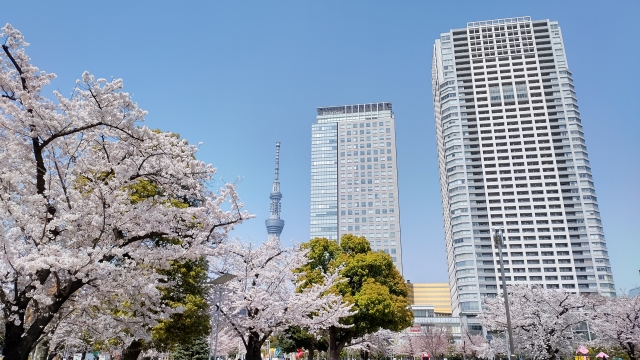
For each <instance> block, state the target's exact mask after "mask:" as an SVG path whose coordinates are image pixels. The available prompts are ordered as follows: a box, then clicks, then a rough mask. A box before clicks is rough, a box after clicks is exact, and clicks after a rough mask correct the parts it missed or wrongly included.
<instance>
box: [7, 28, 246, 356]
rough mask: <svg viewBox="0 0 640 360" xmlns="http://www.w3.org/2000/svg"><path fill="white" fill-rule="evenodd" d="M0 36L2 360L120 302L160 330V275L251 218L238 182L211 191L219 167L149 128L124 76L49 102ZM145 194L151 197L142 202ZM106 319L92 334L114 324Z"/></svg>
mask: <svg viewBox="0 0 640 360" xmlns="http://www.w3.org/2000/svg"><path fill="white" fill-rule="evenodd" d="M0 38H1V39H2V41H3V44H2V52H1V53H0V219H2V221H0V244H1V245H2V249H1V250H0V307H1V311H0V313H1V317H2V321H3V323H4V331H5V349H4V354H5V359H7V360H26V359H27V357H28V354H29V352H30V351H31V350H32V348H33V346H34V344H35V343H36V342H37V341H38V339H39V338H41V336H42V335H43V334H45V332H46V331H48V329H50V328H51V327H50V325H51V324H52V321H54V320H55V319H59V318H62V317H63V316H62V315H63V314H62V313H61V312H64V311H68V312H73V311H74V309H82V308H91V306H94V305H96V304H103V303H104V301H105V300H106V299H110V298H109V297H110V296H114V295H117V296H120V297H121V298H122V299H127V298H129V297H132V296H134V295H138V294H143V296H144V297H145V298H146V299H148V300H149V302H148V303H145V304H142V303H140V302H138V303H137V304H130V306H131V307H132V308H129V309H126V310H127V311H128V312H129V314H130V318H131V319H144V320H142V321H149V322H150V323H153V319H152V317H153V316H156V315H155V314H158V313H159V314H163V312H164V309H163V306H162V304H161V303H160V302H159V298H160V293H159V291H158V289H157V286H158V284H159V280H160V279H161V278H162V276H161V275H160V274H158V273H157V272H156V271H155V269H162V268H168V266H169V264H170V262H171V261H184V260H194V259H197V258H199V257H201V256H203V255H206V254H209V253H211V250H212V247H213V246H214V245H215V244H219V243H221V242H222V241H223V240H225V238H226V236H227V232H228V231H229V230H230V229H231V228H232V226H233V225H234V224H237V223H239V222H240V221H242V220H243V219H245V218H247V217H248V214H246V212H241V207H242V204H241V203H240V202H239V200H238V198H237V195H236V192H235V189H234V186H233V185H231V184H225V185H224V186H223V187H222V188H221V189H220V190H219V191H218V192H212V191H210V190H209V188H208V185H209V182H210V181H211V180H212V178H213V175H214V174H215V168H213V167H212V166H211V165H208V164H205V163H203V162H201V161H198V160H197V159H196V158H195V154H196V152H197V147H195V146H192V145H189V144H188V143H187V142H186V141H185V140H182V139H180V138H179V137H178V136H176V135H174V134H170V133H162V132H159V131H153V130H151V129H149V128H148V127H146V126H142V125H141V122H142V121H143V120H144V117H145V115H146V114H147V113H146V112H145V111H143V110H142V109H140V108H139V107H138V105H137V104H136V103H134V102H133V101H132V99H131V96H130V95H129V94H127V93H126V92H123V91H122V88H123V82H122V80H121V79H114V80H111V81H107V80H105V79H96V78H95V77H94V76H93V75H91V74H89V73H87V72H85V73H84V74H82V79H81V80H79V81H78V82H77V85H76V88H75V89H74V91H73V93H72V94H71V96H70V97H65V96H63V95H62V94H61V93H59V92H57V91H54V92H53V98H51V99H49V98H46V97H45V96H44V95H43V94H42V90H43V87H44V86H46V85H47V84H49V82H50V80H51V79H53V78H54V77H55V75H54V74H52V73H46V72H44V71H41V70H40V69H38V68H37V67H36V66H34V65H33V64H32V63H31V61H30V58H29V57H28V56H27V53H26V51H25V49H26V47H27V46H28V45H29V44H28V43H27V42H26V41H25V40H24V38H23V36H22V34H21V33H20V32H19V31H18V30H16V29H14V28H13V27H12V26H11V25H9V24H7V25H6V26H4V27H3V28H2V32H1V33H0ZM141 188H142V189H146V190H145V191H150V192H151V196H148V195H149V194H147V196H137V195H139V194H137V193H138V192H139V191H140V189H141ZM136 196H137V198H138V199H137V200H134V198H136ZM176 202H177V203H178V204H176ZM179 203H188V204H189V206H180V204H179ZM72 303H73V304H72ZM121 305H122V304H121ZM143 305H144V306H143ZM65 309H66V310H65ZM151 314H154V315H151ZM103 315H104V314H103ZM108 318H109V317H108V316H99V317H96V318H95V319H94V320H95V321H96V323H95V324H94V325H95V327H96V328H98V327H102V328H103V329H104V328H106V327H107V326H110V325H111V323H110V321H113V318H111V320H108ZM67 326H71V324H70V323H67Z"/></svg>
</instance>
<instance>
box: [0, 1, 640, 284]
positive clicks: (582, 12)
mask: <svg viewBox="0 0 640 360" xmlns="http://www.w3.org/2000/svg"><path fill="white" fill-rule="evenodd" d="M638 14H640V2H638V1H635V0H634V1H598V2H596V1H568V0H564V1H530V2H526V1H455V2H454V1H411V2H410V1H403V2H391V1H315V2H311V1H290V2H285V1H280V2H275V1H271V2H267V1H227V2H214V1H201V2H195V1H180V2H177V1H172V2H169V1H137V2H134V1H91V2H89V1H82V2H81V1H65V2H62V1H57V2H40V3H39V4H36V2H25V3H20V4H18V3H15V4H14V3H12V4H8V3H7V4H4V6H3V7H2V13H1V14H0V23H3V24H4V23H6V22H10V23H12V24H13V25H14V26H15V27H16V28H18V29H19V30H21V31H22V32H23V33H24V35H25V37H26V39H27V41H28V42H30V43H31V47H30V49H29V54H30V55H31V57H32V58H33V61H34V62H35V64H36V65H37V66H39V67H40V68H41V69H44V70H46V71H51V72H55V73H57V74H58V79H56V80H55V81H54V82H53V84H52V86H51V87H50V88H49V90H53V89H54V88H55V89H59V90H61V91H62V92H63V93H65V94H68V93H70V92H71V89H72V87H73V86H74V82H75V79H77V78H79V77H80V75H81V73H82V72H83V71H84V70H88V71H90V72H92V73H94V74H96V75H97V76H99V77H107V78H109V77H121V78H123V79H124V81H125V88H126V90H127V91H128V92H130V93H132V94H134V100H136V101H137V102H138V103H139V104H140V106H141V107H142V108H144V109H146V110H148V111H149V116H148V118H147V124H148V125H149V126H151V127H153V128H160V129H162V130H166V131H172V132H176V133H179V134H180V135H182V136H183V137H185V138H187V139H188V140H189V141H190V142H192V143H197V142H199V141H202V142H203V143H204V144H203V146H202V148H201V152H200V153H199V157H200V159H202V160H204V161H206V162H210V163H212V164H213V165H214V166H216V167H217V168H218V169H219V174H218V175H219V179H224V180H225V181H234V180H235V179H236V178H238V177H239V178H240V179H241V181H240V182H239V189H238V191H239V192H240V195H241V197H242V199H243V200H244V202H245V205H246V208H247V209H248V210H249V211H250V212H252V213H254V214H256V215H257V218H256V219H254V220H251V221H248V222H246V223H245V224H243V225H241V226H239V227H238V228H237V230H235V231H234V235H236V236H240V237H242V238H244V239H251V240H252V241H256V242H258V241H262V240H264V239H265V238H266V234H265V229H264V220H265V219H266V217H267V216H268V209H269V198H268V197H269V191H270V187H271V182H272V181H273V157H274V143H275V141H281V142H282V156H281V183H282V185H281V188H282V192H283V194H284V198H283V201H282V203H283V218H284V219H285V221H286V225H285V228H284V232H283V234H282V237H283V239H285V240H295V241H298V242H302V241H306V240H308V233H309V224H308V222H309V186H310V180H309V172H310V169H309V160H310V140H311V139H310V133H311V123H312V122H313V121H314V119H315V114H316V112H315V109H316V107H320V106H329V105H344V104H356V103H368V102H381V101H390V102H392V103H393V108H394V112H395V115H396V124H397V129H396V131H397V144H398V172H399V184H398V186H399V189H400V210H401V226H402V242H403V252H404V264H405V265H404V274H405V277H406V278H407V279H410V280H411V281H412V282H444V281H446V280H447V273H446V271H447V270H446V261H445V250H444V240H443V231H442V217H441V211H442V210H441V206H440V194H439V183H438V175H437V171H438V168H437V162H436V145H435V133H434V125H433V103H432V100H431V78H430V76H431V72H430V67H431V52H432V44H433V41H434V40H435V39H436V38H437V37H438V35H439V33H440V32H443V31H447V30H448V29H450V28H459V27H465V26H466V23H467V22H469V21H478V20H489V19H497V18H504V17H514V16H526V15H528V16H531V17H532V18H534V19H551V20H558V21H559V22H560V26H561V28H562V31H563V35H564V41H565V45H566V52H567V57H568V63H569V67H570V69H571V70H572V72H573V74H574V80H575V84H576V90H577V93H578V102H579V104H580V108H581V113H582V118H583V125H584V129H585V133H586V139H587V145H588V148H589V153H590V159H591V163H592V168H593V172H594V178H595V182H596V189H597V192H598V199H599V200H600V201H599V203H600V207H601V213H602V219H603V223H604V227H605V233H606V237H607V239H608V246H609V254H610V257H611V263H612V268H613V273H614V278H615V280H616V286H617V287H618V288H622V289H627V290H628V289H630V288H632V287H633V286H634V285H637V284H640V275H639V274H638V270H640V235H639V234H640V185H638V181H637V180H638V179H639V178H640V160H639V154H640V141H638V134H640V122H639V121H638V112H637V110H635V111H634V110H633V109H634V108H636V109H637V107H633V105H635V104H637V102H638V99H639V98H640V90H639V89H640V87H638V84H639V83H640V76H639V74H640V71H639V70H638V69H639V65H640V61H639V60H638V59H640V50H639V46H638V44H639V40H638V39H640V27H638V26H637V16H638Z"/></svg>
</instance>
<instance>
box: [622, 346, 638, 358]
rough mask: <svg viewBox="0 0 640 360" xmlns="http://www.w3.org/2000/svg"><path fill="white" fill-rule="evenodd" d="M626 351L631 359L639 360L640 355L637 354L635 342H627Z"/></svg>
mask: <svg viewBox="0 0 640 360" xmlns="http://www.w3.org/2000/svg"><path fill="white" fill-rule="evenodd" d="M625 345H626V346H625V348H626V353H627V355H629V360H638V355H637V354H636V346H635V345H634V344H633V343H626V344H625Z"/></svg>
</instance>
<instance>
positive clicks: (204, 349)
mask: <svg viewBox="0 0 640 360" xmlns="http://www.w3.org/2000/svg"><path fill="white" fill-rule="evenodd" d="M172 355H173V360H207V359H208V358H209V344H208V343H207V339H206V338H200V339H197V340H196V341H194V342H192V343H191V344H178V345H176V347H175V350H174V351H173V353H172Z"/></svg>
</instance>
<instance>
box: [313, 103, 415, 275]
mask: <svg viewBox="0 0 640 360" xmlns="http://www.w3.org/2000/svg"><path fill="white" fill-rule="evenodd" d="M317 111H318V115H317V117H316V122H315V123H314V124H313V125H312V126H311V224H310V225H311V229H310V230H311V238H315V237H326V238H328V239H332V240H338V239H340V237H341V236H342V235H344V234H354V235H357V236H364V237H366V238H367V239H368V240H369V242H370V243H371V246H372V248H373V249H374V250H377V251H384V252H386V253H388V254H389V255H390V256H391V258H392V259H393V261H394V264H395V265H396V267H397V268H398V270H400V272H402V247H401V240H400V211H399V204H398V185H397V179H398V173H397V168H396V145H395V124H394V121H395V119H394V115H393V111H392V108H391V103H372V104H358V105H345V106H330V107H322V108H318V109H317Z"/></svg>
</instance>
